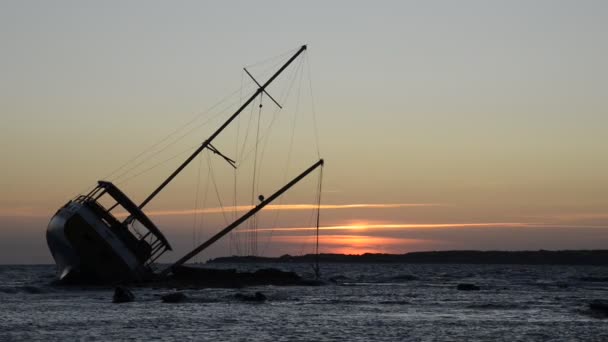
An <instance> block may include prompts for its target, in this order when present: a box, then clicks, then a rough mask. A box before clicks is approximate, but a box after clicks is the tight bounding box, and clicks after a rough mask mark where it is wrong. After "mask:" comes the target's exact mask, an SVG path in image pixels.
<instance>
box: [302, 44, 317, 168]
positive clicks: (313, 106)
mask: <svg viewBox="0 0 608 342" xmlns="http://www.w3.org/2000/svg"><path fill="white" fill-rule="evenodd" d="M302 59H305V60H306V66H307V67H308V68H307V69H308V86H309V88H310V102H311V107H312V108H311V109H312V124H313V129H314V132H315V142H316V146H317V157H319V158H321V149H320V147H319V129H318V125H317V111H316V108H315V98H314V96H313V93H312V76H311V74H312V71H311V69H312V67H311V64H312V63H311V62H310V55H309V54H308V51H306V54H305V55H304V58H302Z"/></svg>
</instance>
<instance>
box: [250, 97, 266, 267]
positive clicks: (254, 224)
mask: <svg viewBox="0 0 608 342" xmlns="http://www.w3.org/2000/svg"><path fill="white" fill-rule="evenodd" d="M263 99H264V94H263V93H260V105H259V109H258V125H257V131H256V138H255V157H254V159H253V180H252V182H251V206H255V192H256V173H257V163H258V145H259V140H258V139H259V136H260V122H261V121H262V107H263V103H262V102H263ZM250 222H251V229H250V231H251V241H250V245H251V252H252V255H254V256H255V255H256V252H257V251H256V247H255V244H256V243H257V241H256V235H257V232H256V230H257V215H253V217H252V218H251V221H250Z"/></svg>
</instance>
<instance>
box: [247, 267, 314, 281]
mask: <svg viewBox="0 0 608 342" xmlns="http://www.w3.org/2000/svg"><path fill="white" fill-rule="evenodd" d="M252 279H253V280H254V281H255V282H261V283H262V284H274V285H292V284H297V283H299V282H300V281H301V280H302V278H301V277H300V276H299V275H297V274H296V273H295V272H286V271H281V270H279V269H276V268H263V269H260V270H257V271H255V272H254V273H253V277H252Z"/></svg>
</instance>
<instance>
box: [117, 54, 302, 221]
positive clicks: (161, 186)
mask: <svg viewBox="0 0 608 342" xmlns="http://www.w3.org/2000/svg"><path fill="white" fill-rule="evenodd" d="M304 50H306V45H302V46H301V47H300V49H299V50H298V51H297V52H296V53H295V54H294V55H293V56H291V58H290V59H289V60H288V61H287V62H285V64H283V66H282V67H281V68H280V69H279V70H277V72H275V73H274V75H272V77H270V78H269V79H268V81H266V83H264V84H263V85H262V86H260V87H259V88H258V90H256V91H255V93H253V95H251V97H250V98H249V99H248V100H247V101H245V103H243V105H242V106H241V107H240V108H239V109H237V111H236V112H234V114H232V116H231V117H230V118H228V120H227V121H226V122H224V124H223V125H222V126H220V128H218V129H217V130H216V131H215V132H214V133H213V134H211V136H210V137H209V138H207V140H205V141H204V142H203V143H202V144H201V146H199V147H198V148H197V149H196V151H194V153H192V155H190V157H188V159H186V160H185V161H184V162H183V163H182V164H181V165H180V166H179V167H178V168H177V169H176V170H175V171H173V173H172V174H171V175H169V177H167V179H165V180H164V181H163V182H162V183H161V184H160V185H159V186H158V188H156V190H154V191H152V193H151V194H150V195H148V197H147V198H146V199H145V200H144V201H143V202H141V204H140V205H139V209H142V208H143V207H144V206H146V204H148V202H150V201H151V200H152V199H153V198H154V197H155V196H156V195H158V193H159V192H160V191H161V190H162V189H163V188H164V187H165V186H167V184H169V183H170V182H171V181H172V180H173V178H175V176H177V175H178V174H179V173H180V172H181V171H182V170H183V169H184V168H185V167H186V166H188V164H190V162H191V161H192V160H193V159H194V158H196V156H197V155H198V154H199V153H201V151H202V150H204V149H205V148H208V147H211V148H213V145H211V142H212V141H213V139H215V138H216V137H217V136H218V135H219V134H220V133H221V132H222V131H223V130H224V128H226V127H227V126H228V125H229V124H230V123H231V122H232V121H233V120H234V119H235V118H236V117H237V116H238V115H239V114H240V113H241V112H242V111H243V110H244V109H245V108H247V106H249V104H251V102H252V101H253V100H255V98H256V97H257V96H258V95H260V94H261V93H263V92H266V90H265V89H266V87H267V86H268V85H270V83H272V81H274V79H275V78H277V77H278V76H279V75H280V74H281V73H282V72H283V70H285V69H286V68H287V67H288V66H289V65H290V64H291V63H292V62H293V61H294V60H295V59H296V58H298V56H299V55H300V54H301V53H302V52H304ZM256 83H257V82H256ZM213 149H214V150H215V148H213ZM127 220H128V218H127Z"/></svg>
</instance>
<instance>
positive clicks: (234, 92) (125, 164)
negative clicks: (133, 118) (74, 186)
mask: <svg viewBox="0 0 608 342" xmlns="http://www.w3.org/2000/svg"><path fill="white" fill-rule="evenodd" d="M239 91H242V90H241V88H239V89H237V90H235V91H233V92H232V93H230V94H229V95H227V96H225V97H224V98H223V99H221V100H220V101H218V102H217V103H215V104H214V105H213V106H211V107H209V108H208V109H206V110H205V111H203V112H202V113H200V114H197V115H195V116H194V117H193V118H192V119H190V120H188V121H187V122H186V123H184V124H182V125H181V126H179V127H178V128H177V129H175V130H173V131H172V132H171V133H169V134H168V135H166V136H165V137H164V138H162V139H161V140H159V141H157V142H156V143H154V144H152V145H151V146H149V147H147V148H145V149H144V150H143V151H142V152H140V153H139V154H137V155H136V156H135V157H133V158H131V159H129V160H128V161H127V162H125V163H124V164H122V165H121V166H119V167H118V168H116V169H114V170H113V171H112V172H110V174H108V175H107V176H106V177H104V179H108V178H110V177H112V176H113V175H114V174H116V173H117V172H118V171H120V170H122V169H123V168H125V167H126V166H127V165H129V164H130V163H132V162H134V161H135V160H137V159H139V158H140V157H142V156H143V155H144V154H146V153H149V152H150V151H151V150H152V149H154V148H155V147H156V146H158V145H160V144H162V143H163V142H165V141H166V140H168V139H169V138H170V137H171V136H173V135H174V134H177V133H178V132H179V131H181V130H183V129H184V128H186V127H187V126H189V125H191V124H192V123H194V122H195V121H196V120H198V119H200V118H201V117H203V116H204V115H206V114H209V113H211V111H212V110H214V109H215V108H216V107H219V106H220V105H221V104H222V103H224V102H226V101H227V100H228V99H230V98H231V97H233V96H234V95H236V93H238V92H239Z"/></svg>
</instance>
